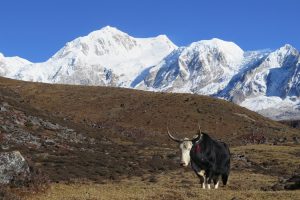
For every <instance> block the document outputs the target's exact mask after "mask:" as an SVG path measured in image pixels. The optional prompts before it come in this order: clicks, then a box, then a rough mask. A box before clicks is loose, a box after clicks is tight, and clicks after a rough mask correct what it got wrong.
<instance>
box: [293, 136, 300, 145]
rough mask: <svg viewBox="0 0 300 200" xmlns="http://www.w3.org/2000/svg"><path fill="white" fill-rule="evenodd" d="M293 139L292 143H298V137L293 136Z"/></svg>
mask: <svg viewBox="0 0 300 200" xmlns="http://www.w3.org/2000/svg"><path fill="white" fill-rule="evenodd" d="M293 141H294V144H299V143H300V142H299V141H300V140H299V138H298V137H296V136H295V137H293Z"/></svg>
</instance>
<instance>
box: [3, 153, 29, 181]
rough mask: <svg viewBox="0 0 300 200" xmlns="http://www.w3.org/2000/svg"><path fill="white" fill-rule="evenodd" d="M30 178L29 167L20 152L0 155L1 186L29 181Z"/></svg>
mask: <svg viewBox="0 0 300 200" xmlns="http://www.w3.org/2000/svg"><path fill="white" fill-rule="evenodd" d="M29 177H30V171H29V166H28V164H27V162H26V160H25V158H24V157H23V156H22V155H21V153H20V152H19V151H12V152H2V153H0V184H9V183H11V182H12V181H20V180H27V179H28V178H29Z"/></svg>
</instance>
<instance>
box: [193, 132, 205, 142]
mask: <svg viewBox="0 0 300 200" xmlns="http://www.w3.org/2000/svg"><path fill="white" fill-rule="evenodd" d="M202 138H203V134H202V133H198V135H195V136H194V138H193V139H192V142H193V143H199V142H200V141H201V140H202Z"/></svg>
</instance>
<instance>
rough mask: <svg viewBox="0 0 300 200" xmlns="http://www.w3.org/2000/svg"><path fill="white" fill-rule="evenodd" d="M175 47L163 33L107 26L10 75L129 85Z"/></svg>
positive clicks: (18, 77)
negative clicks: (145, 34)
mask: <svg viewBox="0 0 300 200" xmlns="http://www.w3.org/2000/svg"><path fill="white" fill-rule="evenodd" d="M176 48H177V46H176V45H174V44H173V43H172V42H171V41H170V40H169V39H168V38H167V36H165V35H159V36H157V37H154V38H134V37H131V36H129V35H128V34H126V33H124V32H122V31H120V30H118V29H116V28H113V27H110V26H107V27H104V28H102V29H101V30H98V31H94V32H92V33H90V34H89V35H87V36H85V37H79V38H77V39H75V40H73V41H71V42H68V43H67V44H66V45H65V46H64V47H63V48H62V49H60V50H59V51H58V52H57V53H56V54H55V55H54V56H53V57H51V58H50V59H49V60H48V61H46V62H44V63H36V64H32V65H29V66H24V67H22V68H21V69H20V70H19V72H18V73H17V74H16V75H15V76H14V77H13V78H17V79H22V80H27V81H39V82H46V83H65V84H76V85H77V84H79V85H102V86H120V87H129V86H130V84H131V80H132V77H136V76H137V75H139V73H140V72H141V71H142V70H144V69H145V68H146V67H150V66H154V65H156V64H157V63H158V62H159V61H160V60H162V59H163V58H164V57H165V56H167V55H168V54H169V53H170V52H172V51H173V50H174V49H176Z"/></svg>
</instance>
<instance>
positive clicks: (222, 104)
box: [0, 78, 300, 199]
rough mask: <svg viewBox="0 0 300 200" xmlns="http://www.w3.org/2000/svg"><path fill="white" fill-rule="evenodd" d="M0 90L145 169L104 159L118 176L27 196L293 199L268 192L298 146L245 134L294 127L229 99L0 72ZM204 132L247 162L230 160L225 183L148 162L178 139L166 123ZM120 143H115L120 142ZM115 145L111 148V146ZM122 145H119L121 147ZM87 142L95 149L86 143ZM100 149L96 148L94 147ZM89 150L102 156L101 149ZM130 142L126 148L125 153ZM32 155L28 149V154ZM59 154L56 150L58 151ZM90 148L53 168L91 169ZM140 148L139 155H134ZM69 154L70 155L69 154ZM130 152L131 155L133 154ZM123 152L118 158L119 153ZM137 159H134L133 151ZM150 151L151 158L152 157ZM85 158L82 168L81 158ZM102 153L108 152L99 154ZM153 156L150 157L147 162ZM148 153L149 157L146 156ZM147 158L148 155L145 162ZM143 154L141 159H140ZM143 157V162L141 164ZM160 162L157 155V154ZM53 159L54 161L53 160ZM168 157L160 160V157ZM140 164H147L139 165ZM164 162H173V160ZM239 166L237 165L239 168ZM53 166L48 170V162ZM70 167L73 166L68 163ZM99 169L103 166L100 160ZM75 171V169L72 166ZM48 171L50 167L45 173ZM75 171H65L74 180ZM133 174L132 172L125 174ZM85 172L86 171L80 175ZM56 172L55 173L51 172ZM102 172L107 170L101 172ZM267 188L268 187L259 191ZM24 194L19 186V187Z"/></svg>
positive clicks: (179, 130) (292, 169)
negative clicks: (204, 182) (252, 139)
mask: <svg viewBox="0 0 300 200" xmlns="http://www.w3.org/2000/svg"><path fill="white" fill-rule="evenodd" d="M0 92H1V94H2V96H3V97H5V100H6V101H8V102H9V103H11V104H15V105H16V106H18V107H19V108H23V109H24V112H26V113H29V114H32V115H33V114H34V115H41V116H43V117H44V118H48V119H49V120H51V121H56V122H58V123H62V124H63V125H66V126H71V128H73V129H75V130H76V131H78V132H80V133H82V134H86V135H87V136H89V137H94V138H95V139H96V140H97V138H101V137H103V136H106V137H109V139H111V140H112V141H114V143H113V145H114V146H113V147H109V146H107V147H105V148H108V149H106V150H107V151H108V152H109V153H110V155H114V156H115V157H114V158H113V159H114V160H118V159H121V158H122V159H123V158H125V159H129V160H131V159H132V160H133V161H134V162H137V163H139V165H138V166H139V167H140V168H141V167H142V168H146V170H145V171H144V173H143V174H141V171H140V170H138V168H136V169H135V168H133V169H135V171H136V172H139V173H136V174H135V173H134V172H133V174H131V175H133V176H128V175H126V173H127V172H126V173H125V172H124V173H122V171H120V169H127V167H128V166H130V165H128V166H127V165H124V167H125V168H122V165H123V163H120V167H121V168H120V169H119V168H114V169H113V168H112V167H115V166H116V165H115V164H113V165H108V166H107V167H108V168H107V170H116V171H117V172H118V173H119V175H120V176H121V178H120V179H118V180H117V181H112V180H108V179H101V181H100V183H102V184H99V181H98V180H97V179H95V180H94V179H93V178H92V176H93V175H91V179H90V178H88V179H87V180H85V181H86V182H80V181H79V182H78V183H74V182H73V183H70V182H66V183H65V182H60V183H51V184H50V187H49V189H48V190H46V191H44V192H40V193H38V194H30V193H28V192H25V196H27V198H28V199H154V198H155V199H199V198H201V199H213V198H215V199H232V198H233V197H237V198H240V199H297V198H298V197H299V191H280V192H274V191H270V187H271V186H272V185H274V184H275V183H277V182H278V180H279V178H282V177H284V176H290V175H292V174H293V173H296V172H298V171H297V170H298V169H299V159H298V157H299V155H300V153H299V152H300V149H299V146H290V144H289V143H285V144H284V146H271V145H247V146H244V145H243V142H242V139H241V138H243V137H244V136H247V135H249V134H252V133H253V132H255V134H263V135H265V136H266V137H269V138H274V137H287V138H288V141H292V140H291V138H292V137H293V136H298V137H299V135H300V133H299V130H296V129H291V128H289V127H287V126H285V125H283V124H280V123H277V122H274V121H272V120H269V119H266V118H264V117H262V116H260V115H258V114H256V113H254V112H251V111H249V110H247V109H244V108H241V107H239V106H236V105H234V104H232V103H229V102H226V101H222V100H217V99H212V98H209V97H205V96H196V95H190V94H162V93H151V92H143V91H134V90H128V89H118V88H102V87H84V86H66V85H48V84H37V83H26V82H20V81H14V80H9V79H4V78H0ZM198 122H200V124H201V127H202V130H204V131H206V132H208V133H209V134H211V135H213V137H216V138H221V139H223V140H225V141H227V142H228V143H229V144H230V145H231V147H232V148H231V151H232V152H233V154H241V155H245V156H246V157H247V158H248V159H249V160H250V161H251V165H250V166H248V164H247V163H243V162H240V161H237V160H234V161H233V164H232V169H233V170H232V175H231V177H230V182H229V186H228V187H226V188H222V189H220V190H219V191H217V192H215V191H214V192H211V191H206V190H205V191H204V190H202V189H200V188H199V184H198V180H197V178H196V177H195V175H194V174H193V173H192V171H191V170H190V169H185V170H183V169H180V168H177V167H175V166H173V167H171V166H170V167H161V166H159V165H158V167H159V168H162V169H159V170H156V171H155V170H154V171H153V167H154V168H155V167H157V166H156V165H155V164H154V166H153V167H152V168H151V167H150V168H147V167H148V164H149V165H152V163H153V162H155V159H154V160H153V158H157V156H158V157H159V159H163V160H164V161H168V160H170V159H173V158H174V157H173V156H174V155H177V153H178V152H176V151H177V149H176V148H177V147H176V144H174V143H173V142H171V141H170V140H169V139H168V137H167V136H166V133H165V131H166V126H167V124H169V127H170V129H171V130H173V131H174V132H176V133H175V134H177V135H178V136H182V137H183V136H186V135H189V136H192V135H193V134H195V133H196V130H195V129H197V123H198ZM118 145H119V146H118ZM115 147H117V150H118V151H117V150H116V149H115ZM120 147H122V148H120ZM91 148H94V147H92V146H91ZM97 148H98V147H97ZM97 148H95V151H96V152H98V153H100V154H101V153H102V154H103V152H104V151H103V149H99V150H97ZM126 148H129V151H128V150H127V151H125V150H126ZM29 153H32V154H34V152H32V150H31V151H30V152H29ZM58 153H59V152H57V154H58ZM94 154H95V153H92V154H91V155H90V154H86V153H84V152H83V153H80V154H77V157H78V159H77V160H73V161H72V160H69V161H68V160H66V159H68V158H67V157H64V158H59V159H60V160H59V163H58V164H59V165H57V166H58V167H59V166H60V167H62V166H63V167H65V169H70V170H73V168H74V167H76V166H77V165H78V166H80V167H78V169H82V170H85V169H86V170H87V172H88V174H90V173H94V172H96V171H97V168H98V167H99V164H101V160H98V161H97V162H94V163H93V162H92V161H93V159H95V158H96V159H97V158H102V157H101V156H102V155H100V154H99V155H97V156H96V157H95V158H94V157H93V156H94ZM127 154H128V155H127ZM137 154H138V155H137ZM71 155H73V154H71ZM135 155H136V156H135ZM120 156H122V157H120ZM137 156H138V158H135V157H137ZM153 156H154V157H153ZM85 158H88V159H90V161H88V163H86V165H85V166H84V167H83V166H81V164H82V163H81V162H82V161H84V160H85ZM103 158H105V159H107V158H109V156H106V157H103ZM151 158H152V160H151ZM147 159H148V160H147ZM149 159H150V160H149ZM144 160H145V162H144ZM146 161H147V162H146ZM159 161H160V160H159ZM55 162H57V161H55ZM55 162H54V161H51V160H47V162H46V164H48V166H47V167H48V168H45V169H49V171H51V170H52V171H59V168H54V167H57V166H56V163H55ZM163 163H166V162H163ZM145 164H146V165H145ZM166 164H173V165H175V164H176V160H173V161H172V162H170V163H166ZM241 166H242V167H241ZM51 167H52V168H53V169H52V168H51ZM72 167H73V168H72ZM102 167H103V165H102ZM76 170H77V169H76ZM51 173H54V172H51ZM76 173H77V171H75V170H74V172H65V175H66V176H68V174H70V175H72V178H75V179H76V177H77V178H79V179H82V177H80V176H76ZM130 173H132V172H130ZM81 174H85V173H81ZM56 177H58V178H59V176H58V175H57V174H56ZM104 177H105V176H104ZM265 189H267V190H268V191H264V190H265ZM17 193H19V194H22V195H23V194H24V191H19V190H17Z"/></svg>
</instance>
